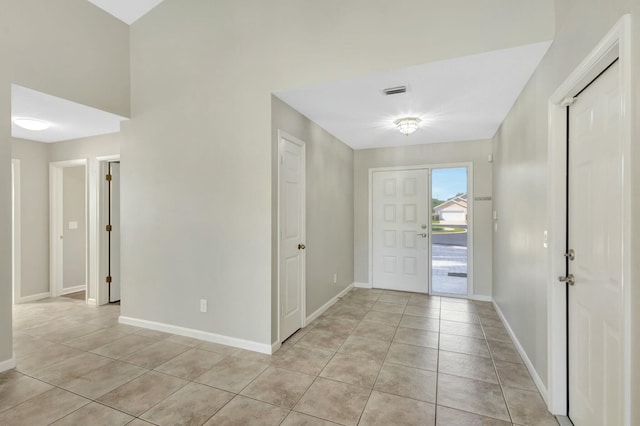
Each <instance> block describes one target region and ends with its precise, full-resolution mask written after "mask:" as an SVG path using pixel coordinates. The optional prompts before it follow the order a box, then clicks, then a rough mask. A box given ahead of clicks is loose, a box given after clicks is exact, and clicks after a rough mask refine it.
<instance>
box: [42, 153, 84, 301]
mask: <svg viewBox="0 0 640 426" xmlns="http://www.w3.org/2000/svg"><path fill="white" fill-rule="evenodd" d="M49 170H50V229H51V231H50V248H51V252H50V262H51V265H50V273H51V288H50V292H51V296H52V297H57V296H64V295H72V296H73V297H74V298H79V299H83V300H86V299H87V277H88V273H87V272H88V265H87V260H88V256H87V251H88V243H87V241H88V224H87V211H88V208H87V206H88V203H87V162H86V160H84V159H83V160H71V161H61V162H55V163H51V164H50V169H49Z"/></svg>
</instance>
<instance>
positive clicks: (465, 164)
mask: <svg viewBox="0 0 640 426" xmlns="http://www.w3.org/2000/svg"><path fill="white" fill-rule="evenodd" d="M455 167H466V168H467V190H468V196H467V197H468V200H467V215H468V219H467V248H468V250H467V256H468V257H467V297H473V163H472V162H462V163H442V164H425V165H418V166H392V167H373V168H370V169H369V202H368V207H369V230H368V236H369V268H368V272H369V277H368V283H367V284H366V285H360V286H359V287H362V288H373V173H375V172H386V171H404V170H423V169H427V170H429V177H430V178H431V170H433V169H445V168H455ZM429 198H431V181H429ZM429 233H431V230H429ZM429 243H431V239H429ZM427 258H428V259H429V271H428V275H429V277H428V280H429V292H431V244H429V250H428V253H427ZM446 296H447V297H456V296H455V295H449V294H447V295H446Z"/></svg>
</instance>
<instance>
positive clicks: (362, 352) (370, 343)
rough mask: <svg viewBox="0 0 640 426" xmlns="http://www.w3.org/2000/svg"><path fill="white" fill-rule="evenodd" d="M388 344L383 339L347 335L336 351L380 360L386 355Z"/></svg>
mask: <svg viewBox="0 0 640 426" xmlns="http://www.w3.org/2000/svg"><path fill="white" fill-rule="evenodd" d="M390 344H391V343H390V342H387V341H384V340H378V339H368V338H366V337H358V336H349V338H348V339H347V340H346V341H345V342H344V344H343V345H342V346H341V347H340V349H338V352H340V353H344V354H347V355H351V356H355V357H358V358H366V359H375V360H379V361H382V360H384V358H385V357H386V356H387V351H388V349H389V345H390Z"/></svg>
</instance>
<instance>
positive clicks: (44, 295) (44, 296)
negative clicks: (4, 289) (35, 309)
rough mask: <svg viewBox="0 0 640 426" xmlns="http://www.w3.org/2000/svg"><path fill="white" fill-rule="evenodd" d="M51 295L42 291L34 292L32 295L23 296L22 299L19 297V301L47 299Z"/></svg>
mask: <svg viewBox="0 0 640 426" xmlns="http://www.w3.org/2000/svg"><path fill="white" fill-rule="evenodd" d="M49 297H51V293H48V292H47V293H40V294H34V295H31V296H24V297H21V298H20V299H18V303H29V302H35V301H36V300H42V299H47V298H49Z"/></svg>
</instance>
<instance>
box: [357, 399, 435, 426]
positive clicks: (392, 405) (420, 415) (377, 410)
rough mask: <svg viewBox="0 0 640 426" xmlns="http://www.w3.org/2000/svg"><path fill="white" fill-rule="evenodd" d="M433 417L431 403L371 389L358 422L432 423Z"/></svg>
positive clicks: (396, 425) (405, 425)
mask: <svg viewBox="0 0 640 426" xmlns="http://www.w3.org/2000/svg"><path fill="white" fill-rule="evenodd" d="M434 419H435V406H434V405H433V404H430V403H428V402H423V401H416V400H415V399H409V398H402V397H400V396H396V395H390V394H387V393H382V392H377V391H373V392H372V393H371V396H370V397H369V401H368V402H367V405H366V407H365V409H364V413H363V414H362V418H361V420H360V423H358V424H359V425H361V426H374V425H394V426H414V425H433V422H434Z"/></svg>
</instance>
